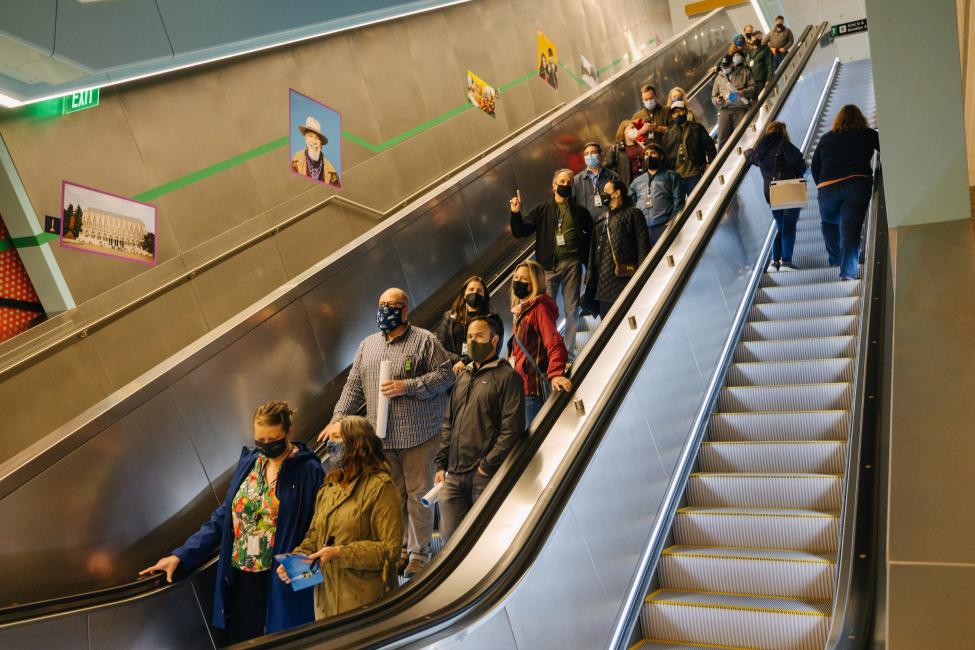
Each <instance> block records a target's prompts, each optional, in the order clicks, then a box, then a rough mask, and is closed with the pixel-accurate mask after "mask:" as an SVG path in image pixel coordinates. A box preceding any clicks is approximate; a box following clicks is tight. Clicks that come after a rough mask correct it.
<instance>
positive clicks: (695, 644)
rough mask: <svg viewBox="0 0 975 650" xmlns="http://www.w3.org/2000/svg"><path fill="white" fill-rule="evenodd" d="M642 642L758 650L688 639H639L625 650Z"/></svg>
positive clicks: (633, 647) (723, 649) (724, 649)
mask: <svg viewBox="0 0 975 650" xmlns="http://www.w3.org/2000/svg"><path fill="white" fill-rule="evenodd" d="M644 643H669V644H671V645H686V646H690V647H692V648H717V650H758V649H757V648H746V647H745V646H739V645H721V644H720V643H692V642H690V641H664V640H663V639H640V640H639V641H638V642H637V643H636V645H633V646H630V647H629V648H627V650H638V648H640V646H642V645H643V644H644Z"/></svg>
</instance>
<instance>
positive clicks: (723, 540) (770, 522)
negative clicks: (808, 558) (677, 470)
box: [674, 506, 839, 554]
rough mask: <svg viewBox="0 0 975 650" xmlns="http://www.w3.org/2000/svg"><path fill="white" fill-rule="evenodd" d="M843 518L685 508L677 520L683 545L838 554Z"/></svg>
mask: <svg viewBox="0 0 975 650" xmlns="http://www.w3.org/2000/svg"><path fill="white" fill-rule="evenodd" d="M838 534H839V516H838V515H837V513H835V512H824V511H820V510H803V509H794V508H784V509H783V508H778V509H776V508H738V507H723V508H722V507H709V506H685V507H683V508H681V509H679V510H678V511H677V516H676V517H675V518H674V539H675V541H676V542H677V543H679V544H687V545H700V546H737V547H745V548H770V549H775V548H792V549H802V550H805V551H810V552H813V553H832V554H835V553H836V546H837V536H838Z"/></svg>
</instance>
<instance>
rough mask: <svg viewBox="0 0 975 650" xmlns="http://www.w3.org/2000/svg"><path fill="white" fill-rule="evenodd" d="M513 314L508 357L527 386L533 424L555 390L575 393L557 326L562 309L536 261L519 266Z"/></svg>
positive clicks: (527, 406) (527, 417)
mask: <svg viewBox="0 0 975 650" xmlns="http://www.w3.org/2000/svg"><path fill="white" fill-rule="evenodd" d="M511 313H512V314H514V323H513V325H512V333H511V340H509V341H508V358H509V359H511V360H512V364H513V366H514V369H515V371H516V372H517V373H518V374H519V375H521V379H522V381H523V382H524V384H525V424H526V425H528V424H530V423H531V421H532V420H533V419H535V416H536V415H537V414H538V412H539V411H540V410H541V408H542V404H543V403H544V402H545V399H546V398H547V397H548V392H549V385H550V384H551V387H552V388H554V389H555V390H572V382H571V381H569V378H568V377H566V376H565V365H566V360H567V359H568V356H569V353H568V350H566V347H565V341H564V340H563V339H562V335H561V334H559V330H558V328H557V326H556V323H557V322H558V319H559V307H558V305H557V304H556V303H555V300H554V299H553V298H552V297H551V296H550V295H548V294H547V293H545V271H544V270H543V269H542V267H541V265H540V264H539V263H538V262H535V261H534V260H529V261H527V262H522V263H521V264H519V265H518V266H517V267H515V272H514V274H513V275H512V278H511Z"/></svg>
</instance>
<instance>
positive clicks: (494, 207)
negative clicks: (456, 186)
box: [460, 160, 517, 273]
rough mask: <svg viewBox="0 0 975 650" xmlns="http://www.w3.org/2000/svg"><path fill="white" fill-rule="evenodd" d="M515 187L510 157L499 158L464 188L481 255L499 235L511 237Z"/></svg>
mask: <svg viewBox="0 0 975 650" xmlns="http://www.w3.org/2000/svg"><path fill="white" fill-rule="evenodd" d="M515 188H517V184H516V180H515V174H514V170H513V168H512V165H511V162H510V161H508V160H502V161H499V162H498V163H497V164H496V165H494V166H492V167H490V168H488V169H486V170H485V171H483V172H482V173H480V174H478V175H477V176H476V177H475V178H474V179H473V180H472V181H471V182H470V183H467V184H466V185H464V187H463V188H461V190H460V193H461V195H462V196H463V198H464V206H465V213H466V214H467V222H468V224H469V225H470V229H471V234H472V235H473V237H474V244H475V246H477V252H478V255H479V256H481V255H485V254H486V253H487V252H488V251H489V250H490V249H491V248H492V247H493V246H494V245H495V243H496V242H497V241H498V240H499V239H501V238H505V237H511V234H510V232H511V231H510V226H509V223H510V221H511V220H510V218H509V216H508V215H509V214H510V213H511V211H510V209H509V208H508V201H509V200H510V199H511V197H512V196H513V195H514V189H515ZM483 272H484V273H487V272H488V271H487V269H484V270H483Z"/></svg>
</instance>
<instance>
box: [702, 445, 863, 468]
mask: <svg viewBox="0 0 975 650" xmlns="http://www.w3.org/2000/svg"><path fill="white" fill-rule="evenodd" d="M698 462H699V463H700V469H701V471H702V472H718V473H721V472H725V473H728V472H755V473H762V472H795V473H800V474H842V473H843V471H844V465H845V462H846V443H845V442H839V441H836V440H819V441H801V442H705V443H703V444H702V445H701V453H700V455H699V456H698Z"/></svg>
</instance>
